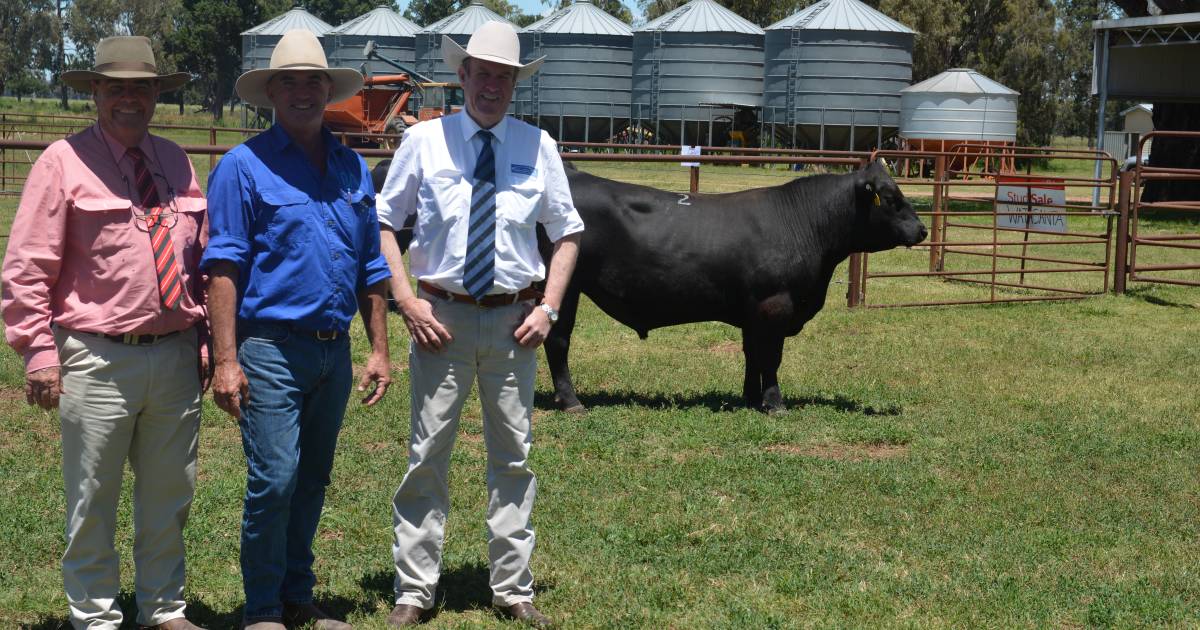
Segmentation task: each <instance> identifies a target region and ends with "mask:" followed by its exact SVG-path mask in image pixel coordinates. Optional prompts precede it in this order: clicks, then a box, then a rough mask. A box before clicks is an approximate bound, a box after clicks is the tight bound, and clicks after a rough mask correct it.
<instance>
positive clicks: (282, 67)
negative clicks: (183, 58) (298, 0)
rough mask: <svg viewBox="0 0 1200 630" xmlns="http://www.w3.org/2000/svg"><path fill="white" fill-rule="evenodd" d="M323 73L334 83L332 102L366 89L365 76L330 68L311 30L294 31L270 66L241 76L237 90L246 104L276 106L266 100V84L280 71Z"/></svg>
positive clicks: (274, 53)
mask: <svg viewBox="0 0 1200 630" xmlns="http://www.w3.org/2000/svg"><path fill="white" fill-rule="evenodd" d="M305 70H320V71H321V72H324V73H325V74H326V75H328V76H329V79H330V80H331V81H333V90H332V96H331V98H330V99H329V102H330V103H336V102H338V101H344V100H346V99H348V98H350V97H351V96H354V95H355V94H356V93H357V92H358V91H359V90H361V89H362V86H363V75H362V74H360V73H359V72H358V70H354V69H352V68H330V67H329V62H328V61H326V59H325V50H324V49H323V48H321V42H320V41H319V40H318V39H317V36H316V35H314V34H313V32H312V31H308V30H305V29H293V30H290V31H288V32H286V33H284V34H283V37H281V38H279V43H278V44H275V50H273V51H271V65H270V66H269V67H266V68H259V69H258V70H250V71H249V72H246V73H244V74H242V76H240V77H238V80H237V83H235V84H234V90H236V91H237V95H238V97H239V98H241V99H242V100H243V101H245V102H247V103H249V104H251V105H255V106H257V107H274V106H273V105H272V104H271V100H270V99H268V98H267V82H268V81H270V80H271V77H273V76H275V75H277V74H279V73H280V72H290V71H301V72H303V71H305Z"/></svg>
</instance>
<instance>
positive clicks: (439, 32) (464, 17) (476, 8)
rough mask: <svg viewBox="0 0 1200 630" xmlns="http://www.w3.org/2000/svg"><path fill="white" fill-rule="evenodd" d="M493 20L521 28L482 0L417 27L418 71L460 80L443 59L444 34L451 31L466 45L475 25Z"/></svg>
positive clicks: (444, 80)
mask: <svg viewBox="0 0 1200 630" xmlns="http://www.w3.org/2000/svg"><path fill="white" fill-rule="evenodd" d="M492 21H495V22H504V23H505V24H508V25H510V26H512V28H513V30H514V31H518V30H520V29H518V28H517V25H515V24H513V23H512V22H509V21H508V20H506V19H504V18H502V17H500V15H499V14H498V13H496V12H495V11H492V10H491V9H489V8H487V7H485V6H484V5H483V2H481V0H472V2H471V4H469V5H467V6H465V7H463V8H462V9H460V10H458V11H456V12H455V13H452V14H450V15H448V16H446V17H444V18H442V19H440V20H438V21H437V22H434V23H433V24H430V25H429V26H426V27H425V28H424V29H422V30H420V31H418V32H417V37H416V41H417V68H416V70H417V72H420V73H421V74H423V75H425V76H427V77H429V78H430V79H432V80H434V81H438V82H442V83H458V73H457V72H456V69H450V68H447V67H446V62H444V61H442V36H443V35H449V36H450V39H453V40H454V41H455V42H457V43H458V45H459V46H462V47H463V48H466V46H467V40H469V39H471V34H472V33H474V32H475V29H477V28H479V27H480V26H483V25H484V24H485V23H487V22H492Z"/></svg>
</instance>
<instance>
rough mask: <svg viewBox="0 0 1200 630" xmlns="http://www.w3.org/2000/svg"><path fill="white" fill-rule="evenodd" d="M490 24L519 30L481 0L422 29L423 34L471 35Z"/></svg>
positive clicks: (475, 0) (474, 0)
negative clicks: (495, 23)
mask: <svg viewBox="0 0 1200 630" xmlns="http://www.w3.org/2000/svg"><path fill="white" fill-rule="evenodd" d="M488 22H504V23H505V24H508V25H509V26H512V27H513V30H517V25H516V24H513V23H512V22H509V21H508V20H506V19H504V18H503V17H501V16H500V14H499V13H496V12H495V11H493V10H491V9H489V8H487V7H485V6H484V5H483V2H481V1H480V0H472V2H471V4H468V5H467V6H465V7H463V8H461V9H459V10H458V11H455V12H454V13H451V14H450V15H447V16H446V17H444V18H442V19H440V20H438V21H436V22H434V23H433V24H430V25H429V26H426V27H425V28H423V29H421V31H420V32H421V33H440V34H442V35H470V34H472V33H474V32H475V29H477V28H479V27H480V26H483V25H484V24H486V23H488Z"/></svg>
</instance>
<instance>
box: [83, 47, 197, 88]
mask: <svg viewBox="0 0 1200 630" xmlns="http://www.w3.org/2000/svg"><path fill="white" fill-rule="evenodd" d="M61 78H62V82H63V83H66V84H67V85H69V86H71V87H72V88H74V89H76V90H79V91H80V92H91V91H92V81H99V80H102V79H158V90H159V91H160V92H170V91H171V90H174V89H177V88H179V87H182V86H183V84H185V83H187V82H188V81H191V80H192V75H190V74H188V73H186V72H175V73H172V74H159V73H158V65H157V64H156V63H154V50H153V49H152V48H150V39H149V38H147V37H139V36H136V35H122V36H119V37H105V38H104V39H102V40H100V43H98V44H96V66H95V67H94V68H92V69H91V70H68V71H66V72H64V73H62V77H61Z"/></svg>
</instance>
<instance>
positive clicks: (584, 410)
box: [563, 403, 587, 414]
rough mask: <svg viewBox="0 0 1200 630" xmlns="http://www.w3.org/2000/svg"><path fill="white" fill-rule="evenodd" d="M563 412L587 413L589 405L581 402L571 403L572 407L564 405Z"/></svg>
mask: <svg viewBox="0 0 1200 630" xmlns="http://www.w3.org/2000/svg"><path fill="white" fill-rule="evenodd" d="M563 412H564V413H574V414H585V413H587V407H584V406H583V403H579V404H576V405H571V406H570V407H564V408H563Z"/></svg>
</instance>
